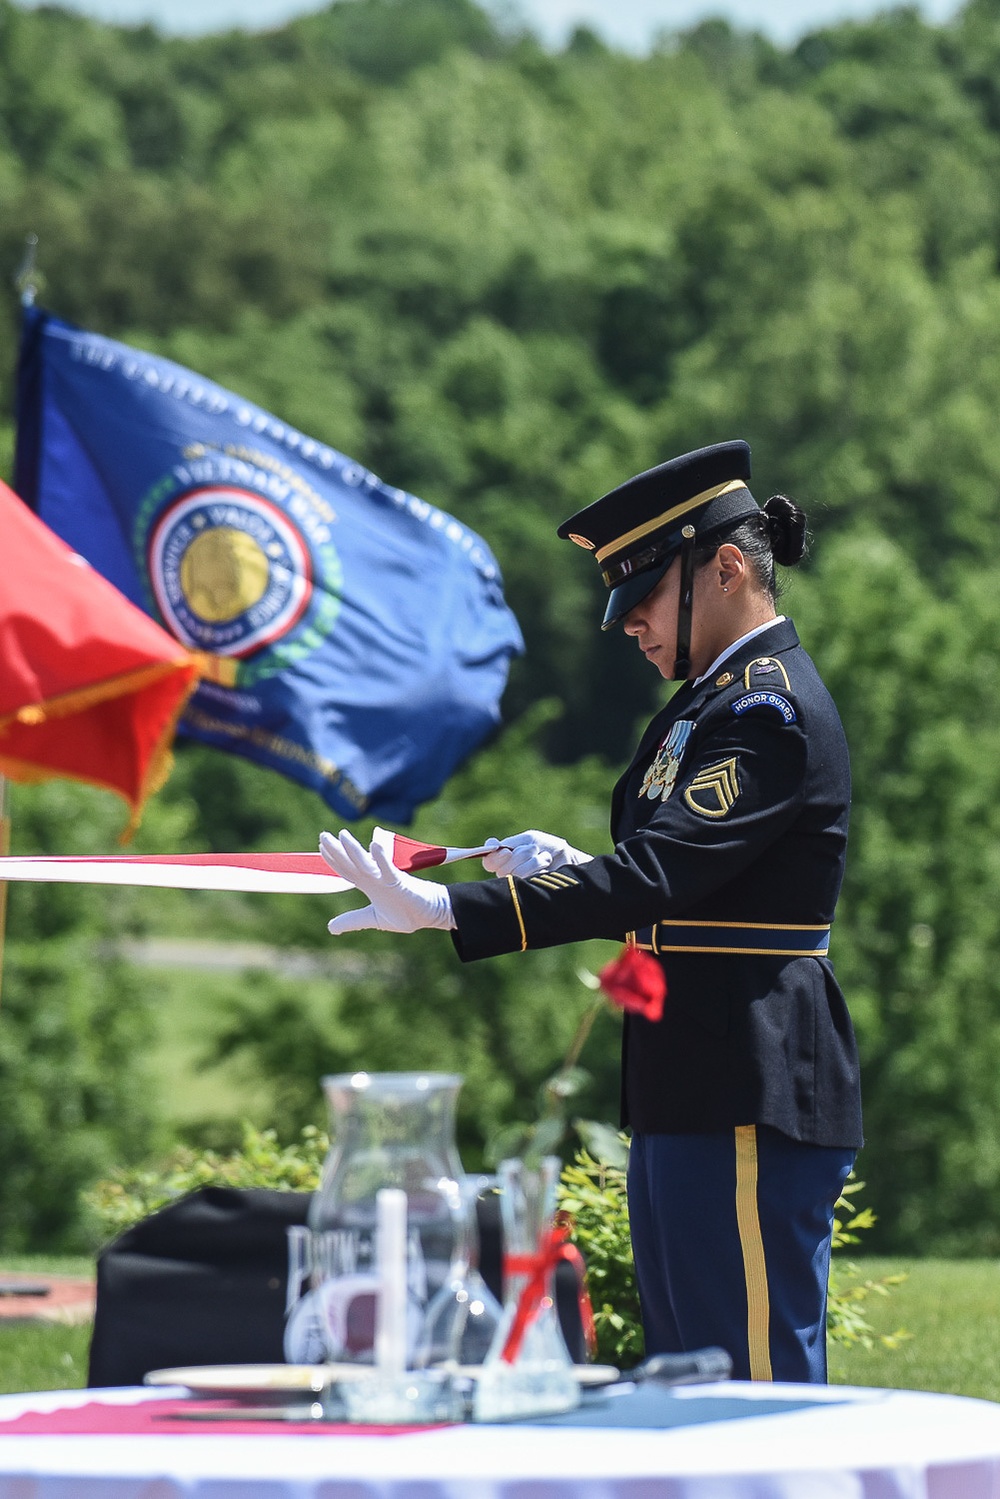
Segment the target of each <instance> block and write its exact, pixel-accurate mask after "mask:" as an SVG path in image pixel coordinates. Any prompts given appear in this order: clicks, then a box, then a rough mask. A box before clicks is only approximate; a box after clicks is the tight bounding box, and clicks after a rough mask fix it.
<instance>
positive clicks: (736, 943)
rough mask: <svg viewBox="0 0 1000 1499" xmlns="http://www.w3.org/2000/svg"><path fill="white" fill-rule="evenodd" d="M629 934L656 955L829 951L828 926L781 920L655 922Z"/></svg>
mask: <svg viewBox="0 0 1000 1499" xmlns="http://www.w3.org/2000/svg"><path fill="white" fill-rule="evenodd" d="M629 935H630V945H632V946H635V947H642V948H645V949H646V951H647V952H655V953H661V952H711V953H734V954H736V955H737V956H753V957H758V956H763V957H768V958H797V957H815V958H822V957H825V956H826V954H827V952H828V951H829V948H830V928H829V926H793V925H790V924H788V923H787V922H783V921H658V922H657V923H656V924H655V926H647V927H643V928H642V929H641V930H640V931H637V932H634V933H630V934H629Z"/></svg>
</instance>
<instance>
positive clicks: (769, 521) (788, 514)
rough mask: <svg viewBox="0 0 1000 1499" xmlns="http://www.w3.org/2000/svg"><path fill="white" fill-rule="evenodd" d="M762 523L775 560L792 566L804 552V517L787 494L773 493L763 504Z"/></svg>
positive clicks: (785, 565)
mask: <svg viewBox="0 0 1000 1499" xmlns="http://www.w3.org/2000/svg"><path fill="white" fill-rule="evenodd" d="M764 524H765V526H766V527H767V535H768V539H769V541H770V543H771V551H772V553H773V554H774V560H775V562H780V563H781V565H782V567H794V566H795V564H796V562H801V561H802V558H803V557H804V556H805V554H806V518H805V514H804V512H803V511H801V510H800V509H799V507H798V505H796V503H795V501H794V500H790V499H789V498H788V496H787V495H784V494H773V495H772V496H771V498H770V499H769V500H767V501H765V504H764Z"/></svg>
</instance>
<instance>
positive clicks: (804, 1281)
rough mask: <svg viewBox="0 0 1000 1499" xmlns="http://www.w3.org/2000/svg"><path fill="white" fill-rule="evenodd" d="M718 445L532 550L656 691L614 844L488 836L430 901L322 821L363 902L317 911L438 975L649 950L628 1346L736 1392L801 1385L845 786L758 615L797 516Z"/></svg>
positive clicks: (844, 1105) (830, 710) (575, 520)
mask: <svg viewBox="0 0 1000 1499" xmlns="http://www.w3.org/2000/svg"><path fill="white" fill-rule="evenodd" d="M749 479H750V450H749V448H748V447H747V445H746V443H743V442H726V443H719V444H716V445H714V446H712V447H709V448H701V449H699V450H698V451H696V452H693V453H685V454H684V455H683V456H682V457H680V458H675V459H672V460H671V461H670V462H668V463H664V464H661V465H660V466H659V467H658V468H655V469H651V470H649V471H648V472H646V473H643V474H639V475H638V476H637V477H636V478H634V479H630V480H629V481H628V482H627V483H625V484H623V485H621V486H620V487H619V488H618V489H616V490H613V491H612V492H611V493H610V494H607V495H605V496H604V497H603V498H602V499H600V500H598V501H597V502H596V503H594V504H592V505H590V506H588V507H587V508H586V509H584V510H582V511H580V512H579V513H578V514H577V515H575V516H573V517H572V518H571V519H570V520H569V521H567V522H566V523H565V524H564V525H563V526H561V527H560V530H559V534H560V536H563V537H567V538H569V539H570V540H572V541H575V542H578V543H579V544H580V545H581V546H584V547H586V548H587V549H588V550H592V551H593V552H594V553H595V555H596V559H597V562H598V564H599V566H600V567H601V570H602V575H603V578H604V582H605V584H606V586H607V587H608V588H609V589H610V591H611V592H610V598H609V601H608V607H607V612H606V615H605V619H604V628H608V627H609V626H611V625H613V624H614V623H616V622H617V621H623V623H624V628H625V631H626V633H627V634H629V635H631V636H633V637H634V639H635V640H636V642H637V644H638V646H639V648H640V650H641V651H642V652H643V654H644V655H645V656H646V658H647V659H648V660H649V661H651V662H652V663H653V664H654V665H655V666H656V667H657V669H658V670H659V671H660V673H661V675H663V676H664V677H666V678H668V679H669V678H676V679H680V680H681V681H682V682H683V685H682V686H681V687H680V688H679V689H678V691H677V692H676V693H675V694H674V696H673V697H672V698H671V700H670V702H669V703H668V704H667V706H666V707H665V708H664V709H663V710H662V711H661V712H660V713H658V714H657V716H656V717H655V718H654V719H653V721H652V723H651V724H650V726H649V728H648V729H647V730H646V733H645V734H644V735H643V737H642V740H641V742H640V744H639V747H638V749H637V751H636V753H635V756H634V758H633V760H632V763H631V765H630V766H629V767H628V769H627V770H626V772H625V774H624V775H623V776H622V777H621V779H620V780H619V782H618V784H617V786H616V787H615V790H614V795H613V799H612V809H611V831H612V836H613V839H614V851H613V853H611V854H608V855H603V856H599V857H597V858H591V857H590V856H589V855H588V854H585V853H582V852H581V851H580V850H578V849H574V848H571V847H569V845H567V844H566V843H564V842H563V841H562V840H561V839H559V838H556V837H553V836H552V835H549V834H545V833H540V832H537V831H531V832H527V833H520V834H516V835H514V836H513V837H509V838H505V839H503V840H502V842H501V844H500V846H498V848H497V849H496V851H495V852H494V853H493V854H491V855H489V856H488V858H487V861H486V863H487V867H488V868H490V869H491V870H492V872H494V873H495V874H496V875H498V876H499V878H497V879H496V880H488V881H477V882H473V883H469V884H457V885H451V886H446V885H441V884H437V883H433V882H429V881H426V880H416V879H413V878H411V877H409V876H408V875H406V874H402V873H400V872H399V871H397V870H395V869H394V868H393V867H392V865H391V864H389V863H388V862H387V860H386V858H385V857H384V855H383V854H382V853H381V852H380V850H378V849H376V848H373V849H372V852H371V854H368V853H366V851H365V850H364V849H363V848H362V847H361V845H359V844H358V843H357V841H356V840H355V839H353V838H352V837H351V835H350V833H342V834H341V835H340V837H339V839H335V838H332V837H331V836H330V835H329V834H324V835H323V837H322V839H321V848H322V851H323V853H324V855H325V857H326V858H327V860H328V862H329V863H330V864H331V865H332V867H333V868H334V869H335V870H336V871H337V872H338V873H339V874H341V875H343V876H345V877H346V878H348V879H350V880H352V881H353V882H354V883H355V884H356V885H357V886H358V888H359V889H360V890H362V891H363V892H364V893H365V894H366V895H367V896H368V897H369V899H370V900H371V902H372V904H371V905H370V906H368V907H366V908H365V909H363V910H359V911H352V912H349V913H347V914H346V915H344V916H340V917H336V918H335V919H334V920H333V921H331V922H330V930H331V931H332V932H335V933H340V932H346V931H356V930H359V929H361V928H364V927H376V928H379V929H381V930H384V931H413V930H416V929H418V928H420V927H427V926H438V927H442V928H445V929H450V930H452V931H453V933H454V941H455V945H456V948H457V950H458V953H459V956H460V957H461V958H462V959H463V961H469V960H471V959H474V958H482V957H490V956H492V955H493V954H495V953H503V952H510V951H518V950H520V951H525V950H526V949H528V948H533V947H547V946H552V945H554V944H557V943H564V942H573V941H578V940H581V939H584V938H592V937H610V938H618V939H619V940H621V939H622V937H623V936H624V938H625V940H626V941H628V942H630V943H633V944H635V945H636V946H638V947H641V948H644V949H646V950H647V951H649V952H651V953H653V954H655V955H656V957H657V959H658V960H659V961H660V963H661V964H662V966H663V969H664V972H665V975H666V979H667V1002H666V1008H665V1011H664V1015H663V1018H662V1020H660V1021H658V1022H656V1023H653V1022H650V1021H648V1020H646V1019H644V1018H642V1017H641V1016H636V1015H626V1016H625V1021H624V1035H623V1051H622V1122H623V1124H624V1125H627V1126H629V1127H630V1128H631V1131H632V1146H631V1151H630V1165H629V1214H630V1221H631V1230H632V1240H633V1248H634V1252H635V1262H636V1275H637V1280H638V1286H639V1293H640V1300H641V1305H642V1317H643V1328H644V1333H645V1340H646V1352H647V1354H654V1353H660V1352H688V1351H692V1350H694V1349H697V1348H701V1347H705V1346H708V1345H720V1346H722V1347H723V1348H725V1349H726V1350H727V1351H728V1352H729V1353H730V1355H731V1357H732V1359H733V1365H734V1374H735V1376H736V1377H737V1378H744V1379H746V1378H753V1379H772V1378H773V1379H780V1380H796V1381H814V1382H822V1381H824V1380H825V1379H826V1327H825V1318H826V1285H827V1278H828V1270H829V1254H830V1238H831V1232H832V1222H833V1205H834V1203H835V1201H836V1199H837V1197H838V1196H839V1194H840V1190H841V1187H842V1185H843V1182H844V1179H845V1177H846V1175H847V1173H848V1171H849V1170H850V1167H851V1164H852V1162H853V1159H854V1154H855V1151H856V1150H857V1148H858V1146H859V1145H860V1144H861V1118H860V1100H859V1086H858V1067H857V1054H856V1048H855V1043H854V1036H853V1031H852V1028H851V1022H850V1018H849V1016H848V1013H847V1008H846V1005H845V1003H844V999H843V996H842V994H841V992H840V989H839V988H838V986H837V982H836V980H835V978H834V976H833V970H832V968H831V966H830V963H829V961H828V959H827V956H826V954H827V948H828V943H829V935H830V923H831V921H832V920H833V914H834V908H835V905H836V901H837V896H838V893H839V890H840V884H841V879H842V876H843V867H844V852H845V845H846V839H847V819H848V810H849V803H850V772H849V766H848V756H847V746H846V743H845V740H844V735H843V730H842V729H841V725H840V720H839V718H838V716H837V711H836V708H835V707H834V705H833V702H832V700H831V698H830V696H829V694H828V693H827V691H826V689H825V687H824V686H823V684H822V682H821V681H820V679H819V676H818V675H817V673H816V669H815V667H814V666H813V664H812V662H811V660H810V659H809V657H808V656H807V655H806V653H805V651H804V650H803V649H802V647H801V646H800V644H799V641H798V636H797V635H796V632H795V627H794V626H793V624H792V623H791V621H790V620H788V619H786V618H784V616H779V615H776V613H775V607H774V605H775V597H776V590H775V577H774V563H775V561H778V562H780V563H784V564H788V565H791V564H794V563H796V562H798V561H799V560H800V559H801V557H802V555H803V553H804V550H805V517H804V516H803V514H802V512H801V511H800V510H799V509H798V507H797V506H796V505H794V504H793V503H792V502H791V501H790V500H787V499H785V498H784V497H783V496H775V497H773V498H772V499H770V500H768V502H767V504H766V505H765V506H764V508H763V510H762V509H761V508H760V507H759V506H758V504H757V502H756V500H755V499H754V498H753V496H752V495H751V493H750V489H749Z"/></svg>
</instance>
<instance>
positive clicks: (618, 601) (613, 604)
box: [601, 552, 677, 630]
mask: <svg viewBox="0 0 1000 1499" xmlns="http://www.w3.org/2000/svg"><path fill="white" fill-rule="evenodd" d="M676 556H677V553H676V552H673V553H672V554H671V555H670V556H669V557H668V558H667V560H666V561H665V562H658V563H657V565H656V566H655V567H651V568H650V569H649V570H648V572H644V573H637V574H636V576H635V577H634V578H626V580H625V582H624V583H619V584H618V587H617V588H612V590H611V596H610V598H609V599H608V607H607V609H605V611H604V620H603V623H602V624H601V629H602V630H610V629H611V626H612V625H616V624H617V623H618V621H619V620H620V619H624V618H625V616H626V614H628V612H629V610H630V609H634V608H635V606H636V604H641V603H642V601H643V599H644V598H646V597H647V596H648V595H649V594H651V593H652V591H653V589H654V588H655V587H656V585H657V583H658V582H659V581H660V579H661V578H662V577H663V575H664V573H666V572H667V571H668V569H669V567H670V564H671V563H672V562H673V560H674V558H675V557H676Z"/></svg>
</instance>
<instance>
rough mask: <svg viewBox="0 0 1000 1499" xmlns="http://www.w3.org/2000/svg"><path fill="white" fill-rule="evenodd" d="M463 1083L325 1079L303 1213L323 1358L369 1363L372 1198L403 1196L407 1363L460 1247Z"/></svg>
mask: <svg viewBox="0 0 1000 1499" xmlns="http://www.w3.org/2000/svg"><path fill="white" fill-rule="evenodd" d="M461 1085H462V1079H461V1077H458V1076H456V1075H454V1074H451V1073H440V1072H371V1073H369V1072H356V1073H354V1074H351V1075H348V1074H342V1075H339V1076H334V1077H325V1078H324V1079H323V1091H324V1093H325V1094H326V1099H327V1103H328V1105H329V1108H330V1114H331V1125H332V1136H333V1144H332V1146H331V1149H330V1154H329V1156H328V1157H327V1160H326V1164H325V1166H324V1169H323V1178H322V1181H321V1183H320V1186H319V1189H318V1190H317V1191H316V1192H315V1193H314V1194H313V1199H312V1204H311V1206H310V1210H309V1227H310V1229H311V1231H312V1236H313V1238H312V1278H313V1287H314V1296H315V1306H316V1311H317V1315H318V1320H319V1323H320V1328H321V1336H322V1340H323V1346H324V1349H325V1353H326V1358H327V1361H328V1362H331V1363H345V1362H346V1363H369V1364H370V1363H372V1362H373V1361H374V1357H375V1334H376V1322H377V1317H378V1294H379V1274H378V1249H377V1243H376V1222H377V1213H378V1206H377V1196H378V1193H379V1191H380V1189H382V1188H384V1187H395V1188H399V1189H401V1190H402V1191H403V1192H405V1193H406V1235H405V1280H406V1309H405V1338H406V1362H407V1364H408V1365H409V1366H410V1367H412V1366H413V1363H414V1362H415V1360H416V1358H417V1356H418V1350H420V1349H421V1346H422V1343H423V1335H424V1324H425V1314H426V1311H427V1308H428V1306H429V1304H430V1303H431V1301H432V1300H433V1299H434V1297H435V1295H436V1294H437V1293H438V1292H439V1291H440V1290H441V1288H442V1287H443V1286H446V1285H447V1284H448V1283H449V1280H450V1279H451V1278H452V1274H451V1272H452V1267H453V1265H454V1263H455V1260H456V1256H460V1254H461V1251H462V1244H463V1223H462V1211H461V1205H462V1203H463V1192H462V1188H461V1183H462V1179H463V1175H462V1166H461V1162H460V1160H459V1157H458V1150H457V1148H456V1145H455V1105H456V1102H457V1099H458V1091H459V1089H460V1087H461Z"/></svg>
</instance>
